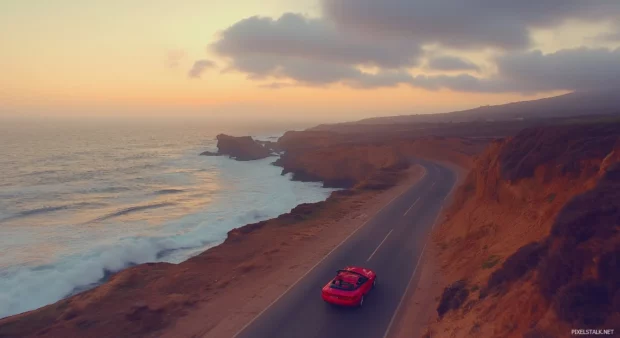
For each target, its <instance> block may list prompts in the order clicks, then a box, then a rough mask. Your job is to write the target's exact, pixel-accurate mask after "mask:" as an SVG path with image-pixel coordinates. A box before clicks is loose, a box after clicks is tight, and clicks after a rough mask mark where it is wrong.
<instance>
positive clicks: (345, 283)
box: [330, 272, 367, 290]
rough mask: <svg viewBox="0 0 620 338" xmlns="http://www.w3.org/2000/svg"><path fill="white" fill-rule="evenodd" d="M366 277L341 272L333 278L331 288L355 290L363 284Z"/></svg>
mask: <svg viewBox="0 0 620 338" xmlns="http://www.w3.org/2000/svg"><path fill="white" fill-rule="evenodd" d="M366 280H367V278H364V277H362V276H359V275H357V274H353V273H346V272H341V273H339V274H338V276H336V278H334V280H333V281H332V284H331V286H330V287H331V288H333V289H340V290H355V289H357V288H358V287H359V286H360V285H362V284H364V282H365V281H366Z"/></svg>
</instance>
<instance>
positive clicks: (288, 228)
mask: <svg viewBox="0 0 620 338" xmlns="http://www.w3.org/2000/svg"><path fill="white" fill-rule="evenodd" d="M419 171H420V169H419V167H417V166H412V167H411V168H409V169H407V170H405V171H404V172H398V175H403V176H406V177H401V179H400V180H399V181H398V183H397V184H396V185H395V186H393V187H392V188H389V189H386V190H366V189H347V190H340V191H334V192H332V193H331V194H330V196H329V197H328V198H327V199H326V200H325V201H322V202H317V203H308V204H300V205H298V206H296V207H295V208H293V209H292V210H291V211H290V212H288V213H285V214H282V215H280V216H278V217H276V218H273V219H269V220H265V221H261V222H257V223H252V224H247V225H245V226H242V227H239V228H235V229H233V230H231V231H229V232H228V234H227V236H226V239H225V240H224V241H223V242H222V243H221V244H220V245H218V246H215V247H213V248H210V249H208V250H206V251H204V252H203V253H201V254H199V255H197V256H194V257H192V258H189V259H188V260H186V261H184V262H182V263H180V264H176V265H175V264H168V263H146V264H141V265H137V266H134V267H130V268H127V269H125V270H122V271H121V272H118V273H116V274H114V275H112V276H111V278H109V280H108V281H107V282H105V283H103V284H102V285H99V286H98V287H96V288H94V289H90V290H88V291H84V292H82V293H79V294H77V295H74V296H71V297H69V298H65V299H63V300H60V301H58V302H56V303H54V304H51V305H47V306H44V307H42V308H39V309H36V310H33V311H29V312H25V313H21V314H17V315H13V316H10V317H6V318H3V319H0V336H2V335H8V336H11V332H14V333H15V335H20V336H24V335H25V336H29V335H36V334H39V333H42V332H45V333H46V334H50V335H54V336H55V335H63V336H76V335H77V336H79V335H88V334H89V332H92V331H89V329H88V327H91V326H92V327H96V326H98V325H101V324H104V323H106V322H108V323H111V322H114V323H118V324H119V325H118V327H109V326H106V327H104V330H103V331H102V330H97V331H96V334H98V335H114V336H118V334H119V330H121V332H125V334H128V335H132V336H135V335H139V336H145V335H146V336H149V335H151V334H153V333H155V332H157V335H158V336H166V332H168V334H169V335H170V336H179V335H181V336H183V335H184V331H186V330H188V329H189V328H191V327H192V322H193V320H197V322H196V323H199V324H197V325H199V326H204V323H205V317H206V318H211V320H208V322H209V326H210V328H209V329H208V330H207V332H209V331H211V330H212V329H216V328H217V330H224V331H226V327H234V328H236V327H238V324H234V321H235V320H236V319H239V318H246V319H248V318H250V319H251V318H253V317H252V316H251V315H248V314H251V313H254V312H255V311H256V310H253V309H249V310H239V311H241V314H240V313H238V311H235V309H237V308H243V309H246V308H247V306H250V305H246V304H254V303H252V302H251V301H252V300H255V301H258V303H256V304H259V303H260V302H261V301H264V300H266V299H268V298H266V297H268V296H267V295H266V293H267V294H268V291H270V292H275V293H273V294H277V291H278V290H279V289H280V288H281V286H280V287H277V288H276V289H277V290H273V289H268V287H269V286H270V285H271V283H270V282H269V281H268V280H269V277H266V276H278V274H280V275H284V277H285V279H286V278H290V277H292V276H294V275H295V274H298V273H299V272H301V271H303V269H304V267H306V268H307V266H308V264H309V263H310V262H314V261H317V260H318V259H320V258H321V257H323V256H324V254H325V253H327V252H328V251H329V250H328V249H331V247H332V246H333V245H335V244H334V243H332V241H334V240H335V239H338V238H344V237H346V235H348V234H350V232H351V231H352V228H351V227H352V225H355V224H357V223H359V222H361V221H364V220H365V219H367V218H368V217H370V216H369V214H372V211H373V210H374V208H376V205H378V204H380V203H378V202H379V201H382V196H386V195H391V194H394V193H395V191H400V190H401V189H403V188H404V187H408V186H409V185H410V184H414V183H415V182H417V180H418V179H419V178H420V177H421V173H420V172H419ZM392 174H393V173H392V172H390V175H392ZM412 180H413V181H412ZM337 224H340V225H342V224H344V225H345V226H339V227H335V225H337ZM336 228H338V229H336ZM326 230H330V231H332V230H333V231H334V232H330V231H326ZM289 242H290V243H289ZM293 257H294V258H293ZM278 269H279V270H278ZM204 270H207V271H212V272H214V273H212V274H205V273H204V272H203V271H204ZM271 278H273V277H271ZM247 279H251V280H252V281H253V282H252V284H251V285H252V286H253V287H257V286H258V285H261V286H262V288H258V289H254V291H255V292H254V293H253V294H249V293H248V292H249V291H248V289H247ZM281 279H282V276H280V277H278V278H276V280H281ZM259 280H263V282H262V283H260V282H258V281H259ZM241 285H246V286H245V287H243V286H241ZM128 286H129V287H130V290H131V293H130V294H128V292H130V290H127V287H128ZM190 286H191V287H190ZM231 289H234V290H235V291H233V292H231V291H230V290H231ZM238 290H243V292H241V294H239V291H238ZM227 298H228V300H226V301H223V299H227ZM231 299H236V301H235V300H231ZM232 304H237V305H240V304H244V306H243V307H240V306H233V305H232ZM222 305H228V306H229V311H228V312H226V311H224V310H223V306H222ZM256 306H258V305H256ZM259 307H260V306H259ZM95 308H96V309H97V310H94V309H95ZM226 313H229V314H230V313H232V315H229V316H228V317H227V316H225V315H224V314H226ZM244 313H245V314H246V315H245V316H244V315H243V314H244ZM195 314H200V315H198V317H197V318H196V315H195ZM32 316H36V317H37V318H38V319H39V320H37V321H35V322H34V323H33V322H32V321H30V320H29V318H31V317H32ZM248 316H249V317H248ZM195 318H196V319H195ZM248 320H249V319H248ZM136 321H137V323H136ZM188 321H189V322H188ZM181 322H182V323H186V322H188V323H189V324H180V323H181ZM86 323H87V324H88V325H86ZM108 325H109V324H108ZM195 325H196V324H195ZM81 327H86V329H85V331H82V330H84V329H82V328H81ZM194 327H195V326H194ZM123 328H124V329H123ZM76 329H77V332H79V334H78V333H77V332H76ZM108 330H109V333H106V331H108ZM200 330H202V328H201V329H199V331H200ZM217 330H216V331H214V332H215V333H213V334H212V335H210V336H212V337H221V336H222V334H220V333H217V332H219V331H217ZM207 332H203V333H201V334H200V335H203V334H205V333H207ZM91 334H92V333H91ZM194 334H196V333H191V334H190V333H189V332H188V335H190V336H191V335H194ZM121 336H122V335H121ZM207 337H209V335H207Z"/></svg>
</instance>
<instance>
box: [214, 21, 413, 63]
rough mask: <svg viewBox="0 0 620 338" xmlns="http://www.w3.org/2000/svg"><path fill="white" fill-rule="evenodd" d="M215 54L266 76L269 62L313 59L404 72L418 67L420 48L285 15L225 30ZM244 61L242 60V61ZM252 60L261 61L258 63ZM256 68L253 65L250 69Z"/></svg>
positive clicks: (217, 43) (399, 41)
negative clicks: (286, 59) (350, 32)
mask: <svg viewBox="0 0 620 338" xmlns="http://www.w3.org/2000/svg"><path fill="white" fill-rule="evenodd" d="M211 47H212V49H213V50H214V51H215V52H216V53H218V54H219V55H222V56H225V57H229V58H231V59H232V60H233V62H234V63H235V64H236V65H237V66H238V67H239V68H244V69H246V71H247V70H253V69H256V70H257V73H263V72H265V68H271V67H273V66H274V65H273V64H272V65H269V66H268V65H267V64H266V63H265V60H266V59H270V60H271V61H272V63H274V64H276V65H277V63H278V59H280V58H283V57H284V58H288V59H294V58H296V59H301V60H304V59H312V60H317V61H321V62H325V63H332V64H344V65H364V66H377V67H381V68H400V67H407V66H414V65H416V64H417V62H418V58H419V56H420V54H421V48H420V47H419V45H417V44H416V43H414V42H412V41H411V40H410V39H396V40H395V39H380V40H368V39H367V38H364V37H359V36H351V35H347V34H344V33H342V32H341V31H338V30H336V29H335V28H334V27H333V26H332V25H331V24H329V23H327V22H325V21H324V20H321V19H310V18H307V17H305V16H303V15H300V14H292V13H288V14H284V15H283V16H282V17H280V18H279V19H277V20H274V19H271V18H263V17H251V18H248V19H245V20H242V21H240V22H238V23H236V24H234V25H233V26H231V27H229V28H228V29H226V30H225V31H223V32H222V33H221V35H220V38H219V40H218V41H216V42H215V43H214V44H213V45H212V46H211ZM241 58H243V60H240V59H241ZM248 58H258V59H260V62H258V63H259V64H255V61H248V60H247V59H248ZM250 63H251V64H250Z"/></svg>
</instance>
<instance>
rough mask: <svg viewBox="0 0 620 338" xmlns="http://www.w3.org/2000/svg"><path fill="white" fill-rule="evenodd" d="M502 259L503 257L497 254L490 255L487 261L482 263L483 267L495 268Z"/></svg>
mask: <svg viewBox="0 0 620 338" xmlns="http://www.w3.org/2000/svg"><path fill="white" fill-rule="evenodd" d="M501 260H502V258H501V257H499V256H497V255H491V256H489V257H488V258H487V260H486V261H484V262H483V263H482V268H483V269H491V268H493V267H494V266H496V265H497V263H499V261H501Z"/></svg>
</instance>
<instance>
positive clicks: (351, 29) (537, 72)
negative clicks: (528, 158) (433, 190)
mask: <svg viewBox="0 0 620 338" xmlns="http://www.w3.org/2000/svg"><path fill="white" fill-rule="evenodd" d="M322 3H323V9H324V15H325V16H324V18H319V19H313V18H308V17H306V16H303V15H300V14H291V13H288V14H284V15H283V16H281V17H280V18H278V19H272V18H264V17H251V18H248V19H245V20H242V21H239V22H238V23H236V24H234V25H232V26H231V27H229V28H227V29H226V30H224V31H222V32H221V33H220V35H219V37H218V39H217V41H216V42H214V43H213V44H212V45H211V46H210V48H211V49H212V50H213V51H214V52H215V53H216V54H218V55H219V56H221V57H223V58H224V59H226V60H227V62H228V64H227V68H226V70H227V71H229V70H234V71H239V72H242V73H245V74H247V76H248V78H249V79H252V80H257V81H262V82H266V83H267V84H265V85H262V87H265V88H272V89H278V88H283V87H288V86H295V85H300V86H315V87H319V86H327V85H330V84H334V83H341V84H344V85H347V86H350V87H354V88H378V87H393V86H398V85H403V84H405V85H409V86H413V87H419V88H425V89H428V90H438V89H442V88H447V89H451V90H455V91H463V92H520V93H539V92H547V91H554V90H584V89H597V88H601V87H604V86H607V85H613V86H620V83H619V82H620V81H619V80H618V79H620V73H619V72H620V52H618V50H617V49H616V50H609V49H587V48H580V49H571V50H561V51H559V52H556V53H551V54H543V53H542V52H540V51H527V52H525V51H524V50H526V49H521V51H520V50H519V48H525V47H527V46H529V43H530V37H529V31H530V29H531V28H533V27H553V26H555V25H558V24H560V23H562V22H563V21H564V20H567V19H580V20H599V21H600V20H607V19H611V18H614V17H616V18H617V17H618V16H619V15H620V1H602V0H600V1H599V0H591V1H583V0H540V1H536V2H533V1H514V0H494V1H492V0H433V1H430V0H425V1H422V0H383V1H376V0H322ZM430 43H438V44H440V45H444V46H450V47H459V48H474V47H489V46H490V47H499V48H503V49H505V51H504V54H503V55H502V56H500V57H498V58H497V59H496V60H495V62H496V66H497V69H498V71H497V73H496V74H494V75H492V76H490V77H481V76H473V75H471V74H454V73H453V72H455V71H459V72H467V71H478V70H479V68H478V66H477V65H476V64H474V63H472V62H470V61H468V60H464V59H460V58H457V57H454V56H439V57H433V58H431V59H430V60H429V62H428V66H429V68H431V69H433V70H439V71H450V72H452V73H450V74H449V75H448V74H442V75H431V76H429V75H419V74H418V75H412V74H411V73H410V70H411V69H413V68H414V67H415V66H417V65H418V63H419V59H420V57H421V54H422V49H421V47H420V46H421V45H423V44H430ZM203 61H205V62H206V63H205V64H199V63H198V62H197V63H196V64H195V65H194V68H193V69H192V71H190V76H192V77H199V76H200V74H201V73H202V71H203V70H204V69H206V68H208V67H211V66H212V63H210V62H209V61H206V60H203ZM201 62H202V61H201ZM194 69H195V70H194ZM368 69H372V72H371V71H367V70H368ZM192 74H194V75H192Z"/></svg>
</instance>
